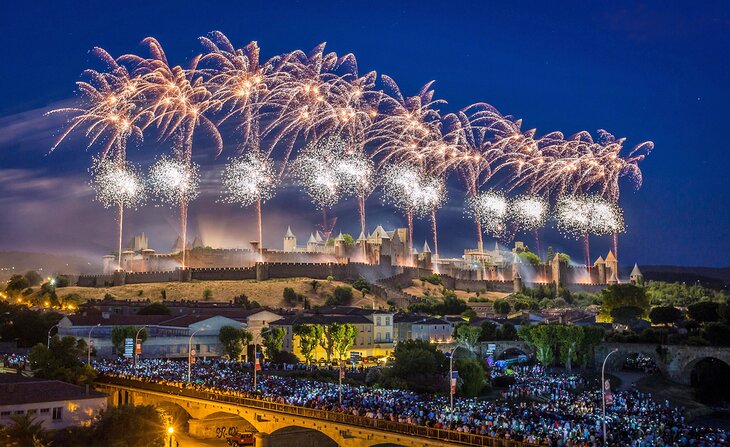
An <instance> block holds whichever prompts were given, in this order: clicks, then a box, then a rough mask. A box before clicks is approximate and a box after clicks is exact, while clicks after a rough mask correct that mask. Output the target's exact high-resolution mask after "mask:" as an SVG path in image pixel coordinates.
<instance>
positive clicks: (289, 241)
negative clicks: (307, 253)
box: [284, 227, 297, 252]
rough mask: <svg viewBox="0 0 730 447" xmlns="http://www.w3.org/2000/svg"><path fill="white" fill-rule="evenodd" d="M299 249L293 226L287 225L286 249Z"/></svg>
mask: <svg viewBox="0 0 730 447" xmlns="http://www.w3.org/2000/svg"><path fill="white" fill-rule="evenodd" d="M296 249H297V237H296V236H295V235H294V233H292V231H291V227H286V234H285V235H284V251H286V252H293V251H296Z"/></svg>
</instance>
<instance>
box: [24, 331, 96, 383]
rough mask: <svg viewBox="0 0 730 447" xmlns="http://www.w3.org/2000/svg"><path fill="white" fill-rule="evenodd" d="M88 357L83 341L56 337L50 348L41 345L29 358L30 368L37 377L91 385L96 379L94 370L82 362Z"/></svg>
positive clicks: (32, 351)
mask: <svg viewBox="0 0 730 447" xmlns="http://www.w3.org/2000/svg"><path fill="white" fill-rule="evenodd" d="M86 355H87V345H86V342H85V341H84V340H82V339H79V340H77V339H76V338H74V337H70V336H67V337H63V338H59V337H58V336H54V337H53V338H51V341H50V348H49V347H46V345H45V344H43V343H39V344H37V345H35V346H34V347H33V349H32V350H31V351H30V355H29V356H28V360H30V366H31V368H32V369H33V373H34V375H35V376H36V377H42V378H44V379H52V380H61V381H64V382H69V383H76V384H84V383H91V382H92V381H93V380H94V378H95V376H96V375H95V373H94V370H93V369H91V368H90V367H89V368H87V367H86V365H85V364H84V363H83V362H82V361H81V360H80V359H81V358H82V357H86Z"/></svg>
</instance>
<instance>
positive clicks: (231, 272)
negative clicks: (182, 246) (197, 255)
mask: <svg viewBox="0 0 730 447" xmlns="http://www.w3.org/2000/svg"><path fill="white" fill-rule="evenodd" d="M190 270H191V272H190V277H191V279H193V280H197V281H216V280H218V281H242V280H246V279H256V267H216V268H192V269H190Z"/></svg>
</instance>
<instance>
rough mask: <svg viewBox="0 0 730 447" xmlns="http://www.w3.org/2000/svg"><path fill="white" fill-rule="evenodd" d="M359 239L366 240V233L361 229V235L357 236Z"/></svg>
mask: <svg viewBox="0 0 730 447" xmlns="http://www.w3.org/2000/svg"><path fill="white" fill-rule="evenodd" d="M357 240H358V241H364V240H366V239H365V233H363V232H362V231H361V232H360V236H358V237H357Z"/></svg>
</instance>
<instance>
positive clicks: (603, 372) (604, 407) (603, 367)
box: [601, 349, 618, 445]
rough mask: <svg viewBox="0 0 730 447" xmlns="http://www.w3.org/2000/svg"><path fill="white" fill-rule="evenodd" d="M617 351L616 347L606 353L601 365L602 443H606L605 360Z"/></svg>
mask: <svg viewBox="0 0 730 447" xmlns="http://www.w3.org/2000/svg"><path fill="white" fill-rule="evenodd" d="M616 351H618V349H614V350H613V351H611V352H609V353H608V354H606V358H604V359H603V366H601V404H602V407H603V445H606V385H605V383H606V361H607V360H608V358H609V357H611V354H613V353H615V352H616Z"/></svg>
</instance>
